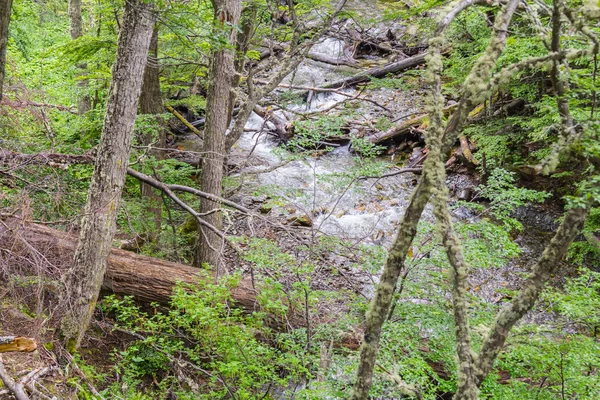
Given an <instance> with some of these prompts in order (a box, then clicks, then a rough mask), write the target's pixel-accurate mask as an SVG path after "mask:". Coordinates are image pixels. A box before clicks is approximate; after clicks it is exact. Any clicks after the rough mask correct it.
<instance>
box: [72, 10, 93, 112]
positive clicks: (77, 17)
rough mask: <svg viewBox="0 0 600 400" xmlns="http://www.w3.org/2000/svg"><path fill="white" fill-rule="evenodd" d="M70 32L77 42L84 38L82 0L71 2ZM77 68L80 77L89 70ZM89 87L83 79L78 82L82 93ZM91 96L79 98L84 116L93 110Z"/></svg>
mask: <svg viewBox="0 0 600 400" xmlns="http://www.w3.org/2000/svg"><path fill="white" fill-rule="evenodd" d="M69 23H70V27H69V32H70V33H71V39H72V40H75V39H77V38H80V37H81V36H83V17H82V15H81V0H69ZM77 68H78V69H79V70H80V73H79V75H80V76H81V75H82V73H83V71H84V70H85V69H86V68H87V65H86V64H85V63H84V64H79V65H77ZM87 86H88V82H87V80H85V79H81V80H79V81H78V82H77V88H78V89H79V90H80V91H81V92H85V91H86V89H87ZM91 107H92V105H91V100H90V96H88V95H87V94H86V93H83V95H82V96H81V97H80V98H79V103H78V105H77V113H79V114H80V115H81V114H84V113H86V112H88V111H89V110H90V109H91Z"/></svg>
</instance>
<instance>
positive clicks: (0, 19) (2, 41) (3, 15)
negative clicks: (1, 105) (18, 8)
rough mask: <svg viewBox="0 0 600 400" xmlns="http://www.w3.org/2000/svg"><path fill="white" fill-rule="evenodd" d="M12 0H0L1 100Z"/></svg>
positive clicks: (0, 96)
mask: <svg viewBox="0 0 600 400" xmlns="http://www.w3.org/2000/svg"><path fill="white" fill-rule="evenodd" d="M11 8H12V0H0V101H1V100H2V93H3V88H4V71H5V70H6V46H7V45H8V25H9V23H10V11H11Z"/></svg>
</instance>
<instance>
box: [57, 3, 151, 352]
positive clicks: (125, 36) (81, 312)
mask: <svg viewBox="0 0 600 400" xmlns="http://www.w3.org/2000/svg"><path fill="white" fill-rule="evenodd" d="M155 18H156V17H155V14H154V12H153V10H152V5H151V4H150V3H148V2H145V1H141V0H131V1H127V2H125V15H124V17H123V24H122V27H121V32H120V34H119V47H118V50H117V58H116V61H115V64H114V66H113V71H112V73H113V79H112V84H111V88H110V96H109V98H108V102H107V105H106V115H105V118H104V127H103V129H102V137H101V139H100V144H99V147H98V154H97V157H96V164H95V168H94V173H93V175H92V182H91V185H90V189H89V191H88V200H87V204H86V206H85V211H84V213H83V218H82V220H81V233H80V237H79V242H78V244H77V249H76V251H75V255H74V261H73V266H72V268H71V271H70V273H69V274H68V276H67V278H66V290H67V297H66V299H65V300H66V304H65V306H66V309H67V310H68V311H67V313H66V314H65V316H64V318H63V323H62V327H61V328H62V334H63V339H64V340H65V343H66V344H67V348H68V349H69V350H71V351H72V350H75V349H76V348H77V347H78V346H79V344H80V342H81V339H82V337H83V334H84V333H85V330H86V329H87V327H88V324H89V321H90V318H91V316H92V313H93V311H94V307H95V304H96V301H97V299H98V294H99V292H100V286H101V285H102V278H103V277H104V273H105V271H106V260H107V257H108V254H109V252H110V249H111V244H112V240H113V237H114V234H115V230H116V219H117V212H118V210H119V205H120V200H121V192H122V190H123V185H124V183H125V174H126V172H127V166H128V163H129V152H130V149H131V139H132V135H133V125H134V122H135V117H136V114H137V106H138V101H139V97H140V92H141V89H142V77H143V74H144V67H145V65H146V58H147V57H148V47H149V45H150V38H151V37H152V28H153V26H154V21H155Z"/></svg>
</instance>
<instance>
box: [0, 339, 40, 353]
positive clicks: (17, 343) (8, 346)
mask: <svg viewBox="0 0 600 400" xmlns="http://www.w3.org/2000/svg"><path fill="white" fill-rule="evenodd" d="M35 349H37V343H36V342H35V339H32V338H28V337H22V336H0V353H9V352H27V353H30V352H32V351H34V350H35Z"/></svg>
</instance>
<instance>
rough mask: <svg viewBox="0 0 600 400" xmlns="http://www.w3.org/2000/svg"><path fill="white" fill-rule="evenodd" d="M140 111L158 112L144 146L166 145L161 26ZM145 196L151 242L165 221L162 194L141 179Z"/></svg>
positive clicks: (160, 152) (156, 154) (160, 155)
mask: <svg viewBox="0 0 600 400" xmlns="http://www.w3.org/2000/svg"><path fill="white" fill-rule="evenodd" d="M140 113H142V114H148V115H155V116H156V126H157V134H158V135H155V134H152V133H151V132H148V133H144V134H143V135H142V137H141V143H142V145H144V146H149V145H153V147H158V148H161V149H163V148H165V146H166V133H165V128H164V121H163V120H162V117H161V114H162V113H163V104H162V98H161V94H160V76H159V68H158V26H156V25H155V26H154V30H153V32H152V40H151V41H150V50H149V54H148V63H147V64H146V69H145V70H144V82H143V84H142V93H141V95H140ZM148 154H149V155H151V156H153V157H154V159H156V160H162V159H164V151H163V150H157V149H152V150H151V151H150V152H149V153H148ZM140 185H141V192H142V199H143V200H144V201H145V203H146V211H147V212H149V213H151V214H153V215H154V227H153V228H150V229H148V232H149V238H150V240H151V241H152V242H156V240H157V239H158V235H159V234H160V228H161V223H162V197H161V196H160V194H159V193H157V192H156V190H154V188H153V187H152V186H150V185H148V184H146V183H143V182H142V183H141V184H140Z"/></svg>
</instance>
